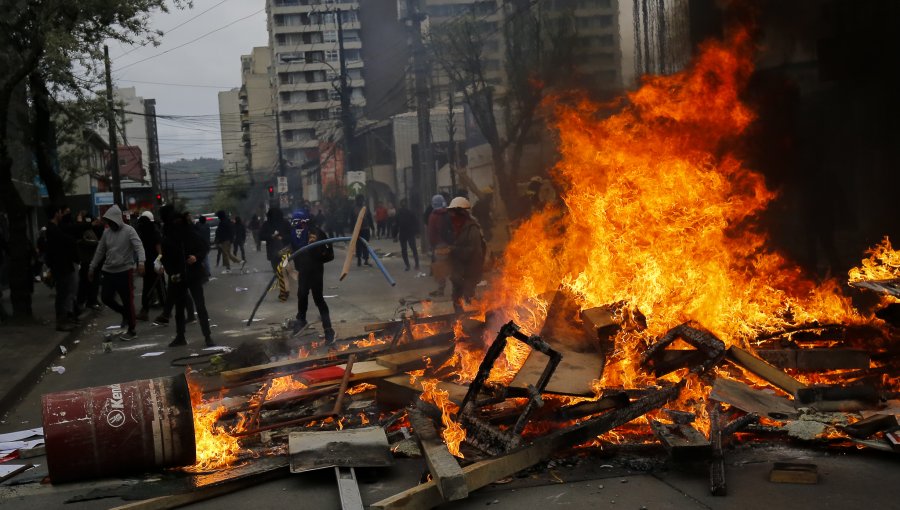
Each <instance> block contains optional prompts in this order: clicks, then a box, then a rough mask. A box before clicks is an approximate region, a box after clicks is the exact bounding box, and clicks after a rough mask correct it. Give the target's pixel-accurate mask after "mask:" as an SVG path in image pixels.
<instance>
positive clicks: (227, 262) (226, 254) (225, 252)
mask: <svg viewBox="0 0 900 510" xmlns="http://www.w3.org/2000/svg"><path fill="white" fill-rule="evenodd" d="M219 253H221V254H222V265H223V266H225V269H231V263H232V262H235V263H237V264H240V263H241V259H239V258H237V257H235V256H234V255H232V254H231V241H224V242H221V243H219Z"/></svg>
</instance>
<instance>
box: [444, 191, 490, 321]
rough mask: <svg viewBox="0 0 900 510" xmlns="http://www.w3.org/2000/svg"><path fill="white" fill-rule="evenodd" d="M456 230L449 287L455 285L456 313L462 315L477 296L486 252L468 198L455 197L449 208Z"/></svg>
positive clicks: (454, 232) (453, 295) (454, 231)
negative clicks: (466, 304)
mask: <svg viewBox="0 0 900 510" xmlns="http://www.w3.org/2000/svg"><path fill="white" fill-rule="evenodd" d="M447 209H448V210H449V211H450V223H451V225H452V226H453V239H454V240H453V245H452V246H451V247H450V283H452V284H453V293H452V299H453V309H454V310H456V312H462V311H463V300H465V301H466V302H469V301H470V300H471V299H472V298H473V297H474V296H475V287H476V286H477V285H478V282H480V281H481V275H482V273H483V271H484V254H485V252H486V251H487V250H486V245H485V242H484V235H483V234H482V232H481V227H480V226H479V225H478V222H477V221H475V219H474V218H472V215H471V214H469V211H470V210H471V209H472V204H471V203H469V200H468V199H467V198H465V197H456V198H454V199H453V200H451V201H450V205H449V206H447Z"/></svg>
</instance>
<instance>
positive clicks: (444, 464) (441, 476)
mask: <svg viewBox="0 0 900 510" xmlns="http://www.w3.org/2000/svg"><path fill="white" fill-rule="evenodd" d="M409 422H410V424H412V426H413V431H414V432H415V434H416V437H417V438H418V440H419V447H420V448H421V450H422V454H423V455H424V456H425V462H426V463H427V464H428V471H430V472H431V477H432V479H433V480H434V481H435V483H436V484H437V488H438V491H440V493H441V497H442V498H444V501H456V500H458V499H463V498H466V497H468V496H469V488H468V486H467V485H466V476H465V475H464V474H463V472H462V468H461V467H459V462H457V461H456V459H455V458H453V455H450V452H449V451H448V450H447V445H446V444H444V441H443V440H442V439H441V437H440V436H439V435H438V433H437V430H436V429H435V427H434V422H432V421H431V419H429V418H428V417H427V416H425V415H424V414H423V413H422V411H420V410H418V409H415V408H413V409H410V410H409Z"/></svg>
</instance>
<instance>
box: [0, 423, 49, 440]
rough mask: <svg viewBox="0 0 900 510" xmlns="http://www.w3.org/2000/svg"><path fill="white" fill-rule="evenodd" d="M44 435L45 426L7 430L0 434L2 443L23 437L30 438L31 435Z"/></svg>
mask: <svg viewBox="0 0 900 510" xmlns="http://www.w3.org/2000/svg"><path fill="white" fill-rule="evenodd" d="M43 435H44V427H37V428H34V429H26V430H19V431H16V432H7V433H6V434H0V443H7V442H9V441H21V440H23V439H28V438H29V437H34V436H43Z"/></svg>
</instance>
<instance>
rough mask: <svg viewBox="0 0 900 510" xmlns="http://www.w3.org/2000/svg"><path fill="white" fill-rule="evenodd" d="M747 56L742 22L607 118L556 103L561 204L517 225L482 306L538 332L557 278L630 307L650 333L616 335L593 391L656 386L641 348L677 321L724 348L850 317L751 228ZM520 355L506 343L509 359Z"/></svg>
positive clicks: (828, 288) (759, 188)
mask: <svg viewBox="0 0 900 510" xmlns="http://www.w3.org/2000/svg"><path fill="white" fill-rule="evenodd" d="M752 53H753V48H752V44H751V41H750V36H749V33H748V32H747V31H744V30H738V31H736V32H735V33H733V34H732V35H731V37H730V40H729V41H728V42H727V43H707V44H706V45H705V46H704V47H703V49H702V51H701V54H700V55H699V56H698V58H697V60H696V61H695V62H694V63H693V65H692V66H691V67H690V68H689V69H688V70H686V71H683V72H680V73H677V74H674V75H671V76H651V77H646V78H645V79H644V83H643V85H642V86H641V87H640V89H639V90H637V91H636V92H633V93H631V94H629V95H628V97H627V102H625V103H624V104H623V105H622V106H621V108H620V110H619V111H618V113H615V114H613V115H611V116H608V117H606V118H601V117H600V112H601V110H602V108H601V105H597V104H594V103H591V102H589V101H587V100H579V101H577V102H576V103H575V104H574V105H573V104H572V103H565V102H562V101H560V102H559V103H558V104H557V105H556V106H555V110H556V119H557V128H558V130H559V137H560V153H561V156H562V157H561V160H560V162H559V163H558V164H557V165H556V167H555V168H554V170H553V177H554V179H555V181H556V183H557V185H558V187H559V188H560V190H561V196H562V200H563V202H564V210H561V209H560V208H552V207H551V208H548V209H546V210H544V211H541V212H539V213H537V214H535V215H533V216H532V217H531V218H530V219H528V220H527V221H526V222H524V223H523V224H522V225H521V226H520V227H519V228H518V229H517V231H516V232H515V233H514V236H513V239H512V241H511V243H510V245H509V247H508V248H507V251H506V253H505V255H504V259H503V264H502V274H501V277H500V278H499V280H498V282H497V284H496V285H494V286H493V287H492V288H491V290H490V291H489V292H488V294H487V296H486V298H485V299H484V302H485V303H490V308H491V309H493V310H497V309H499V310H500V311H502V312H503V314H501V315H502V317H501V319H502V320H508V319H514V320H516V321H517V322H518V323H519V324H520V325H522V326H523V327H525V328H526V329H529V330H531V331H535V332H536V331H538V330H539V329H540V327H541V325H542V324H543V321H544V319H545V317H546V315H547V307H548V306H549V302H548V300H547V299H548V298H547V297H546V296H548V295H552V294H548V293H552V292H553V291H555V290H556V289H557V288H559V287H560V286H562V287H563V288H564V289H566V290H568V291H570V292H571V293H572V294H573V295H575V296H576V297H577V299H578V304H579V306H580V307H581V308H582V309H586V308H590V307H595V306H601V305H606V304H610V303H615V302H619V301H624V302H625V303H627V306H629V307H631V308H633V309H637V310H640V311H641V312H642V313H643V314H644V315H645V316H646V317H647V322H648V327H647V329H646V330H644V331H643V332H642V333H640V334H639V335H636V334H634V333H623V334H620V335H619V337H618V338H617V339H616V346H617V351H616V353H615V355H614V356H613V359H612V363H611V364H608V365H607V368H606V371H605V376H604V379H603V381H602V383H603V385H604V386H636V385H642V384H646V383H651V382H653V381H652V380H651V379H649V378H648V376H646V375H644V374H643V373H642V372H641V371H640V370H638V367H637V359H638V357H637V355H638V353H639V352H640V351H642V350H643V348H644V347H646V345H647V343H648V342H650V341H652V339H653V338H656V337H658V336H659V335H661V334H662V333H664V332H665V331H667V330H668V329H669V328H671V327H673V326H675V325H677V324H679V323H681V322H684V321H685V320H688V319H693V320H695V321H697V322H699V323H701V324H702V325H704V326H705V327H707V328H708V329H710V330H711V331H712V332H713V333H715V334H716V335H717V336H719V337H720V338H721V339H722V340H723V341H725V342H726V344H729V345H731V344H735V343H740V344H744V343H746V341H747V340H749V339H752V338H754V337H755V336H757V335H759V334H761V333H765V332H769V331H775V330H778V329H780V328H784V327H786V326H789V325H791V324H799V323H804V322H810V321H813V320H823V319H827V320H829V321H853V320H856V319H858V317H856V316H855V312H853V311H852V309H851V307H850V303H849V300H848V299H846V298H845V297H844V296H842V294H841V293H840V292H839V290H838V287H837V283H836V282H834V281H829V282H826V283H825V284H822V285H817V284H815V283H814V282H812V281H811V280H808V279H805V278H804V277H803V276H802V274H801V271H800V270H799V268H797V267H796V266H795V265H792V264H791V263H789V262H788V261H787V260H786V259H785V258H784V257H782V256H781V255H780V254H779V253H777V252H775V251H773V250H772V249H771V248H769V247H768V245H767V236H766V234H765V232H763V231H762V230H761V229H760V228H759V224H758V221H757V220H758V216H759V213H760V212H761V211H763V210H764V209H765V208H766V206H767V205H768V204H769V202H770V201H771V200H772V199H773V198H774V196H775V195H774V193H773V192H772V191H771V190H769V189H768V188H767V187H766V185H765V180H764V178H763V177H762V176H761V175H760V174H758V173H756V172H754V171H752V170H751V169H748V168H746V167H745V166H744V164H743V162H742V161H741V159H740V158H739V156H738V155H737V154H736V152H735V145H736V144H735V142H736V141H737V140H738V139H739V138H740V136H741V135H742V134H743V133H744V131H745V130H746V129H747V127H748V125H749V124H750V123H751V122H752V121H753V119H754V115H753V113H752V112H751V110H750V109H749V108H748V107H747V106H746V105H745V104H744V103H743V102H742V101H741V100H740V97H739V93H740V91H741V89H742V87H743V86H744V84H745V83H746V81H747V78H748V77H749V75H750V73H751V71H752V63H751V56H752ZM608 106H609V105H606V107H608ZM498 305H499V306H498ZM522 350H523V348H522V347H521V346H516V345H515V342H510V346H508V348H507V356H508V357H511V356H518V357H521V352H522ZM510 361H512V360H510ZM464 372H467V373H464V374H463V378H465V379H470V378H471V377H472V376H473V375H474V374H473V373H471V371H470V370H469V371H464Z"/></svg>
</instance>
